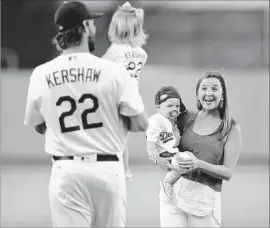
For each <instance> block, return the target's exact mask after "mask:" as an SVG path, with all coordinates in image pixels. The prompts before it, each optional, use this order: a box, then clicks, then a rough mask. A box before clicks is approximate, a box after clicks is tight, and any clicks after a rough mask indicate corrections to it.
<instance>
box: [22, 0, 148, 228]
mask: <svg viewBox="0 0 270 228" xmlns="http://www.w3.org/2000/svg"><path fill="white" fill-rule="evenodd" d="M100 16H101V14H98V13H91V12H90V11H88V9H87V7H86V6H85V5H84V4H82V3H81V2H77V1H69V2H67V3H64V4H62V5H61V6H60V7H59V8H58V9H57V11H56V13H55V18H54V19H55V25H56V27H57V35H56V37H55V43H57V46H58V49H60V50H61V54H60V55H59V56H58V57H56V58H54V59H52V60H51V61H49V62H46V63H44V64H42V65H40V66H38V67H36V68H35V69H34V71H33V73H32V75H31V78H30V84H29V90H28V97H27V104H26V111H25V121H24V122H25V124H26V125H31V126H34V127H35V128H36V130H37V131H38V132H39V133H45V139H46V141H45V151H46V152H47V153H48V154H50V155H51V156H52V161H53V164H52V171H51V176H50V182H49V199H50V206H51V214H52V221H53V226H54V227H124V226H125V222H126V181H125V173H124V167H123V158H122V155H123V151H124V148H125V138H126V129H128V130H129V131H134V132H137V131H145V130H146V129H147V126H148V119H147V116H146V114H145V112H144V105H143V101H142V98H141V96H140V94H139V89H138V85H137V83H135V82H134V80H132V79H131V77H130V76H129V74H128V73H127V71H126V69H125V68H124V67H123V66H121V65H119V64H116V63H114V62H112V61H109V60H106V59H102V58H98V57H96V56H94V55H93V54H91V53H90V52H89V47H93V38H94V36H95V31H96V28H95V25H94V18H97V17H100ZM89 44H91V45H89ZM124 120H125V121H124Z"/></svg>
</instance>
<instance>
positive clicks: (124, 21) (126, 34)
mask: <svg viewBox="0 0 270 228" xmlns="http://www.w3.org/2000/svg"><path fill="white" fill-rule="evenodd" d="M143 24H144V11H143V9H140V8H138V9H136V8H134V7H132V6H131V5H130V4H129V3H128V2H127V3H125V4H124V5H123V6H121V7H118V10H117V11H116V12H115V13H114V15H113V17H112V20H111V23H110V26H109V31H108V36H109V40H110V41H111V42H112V43H117V44H130V45H131V46H133V47H136V46H140V47H142V46H143V45H145V44H146V42H147V38H148V35H147V34H146V33H145V31H144V29H143Z"/></svg>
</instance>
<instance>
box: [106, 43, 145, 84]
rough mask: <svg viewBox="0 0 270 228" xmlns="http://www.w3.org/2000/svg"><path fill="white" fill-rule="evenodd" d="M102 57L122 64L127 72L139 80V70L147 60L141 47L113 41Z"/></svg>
mask: <svg viewBox="0 0 270 228" xmlns="http://www.w3.org/2000/svg"><path fill="white" fill-rule="evenodd" d="M103 58H105V59H109V60H112V61H115V62H118V63H121V64H123V65H124V66H125V67H126V69H127V70H128V72H129V74H130V75H131V76H132V77H134V78H136V79H137V80H138V81H139V77H140V73H141V70H142V68H143V67H144V65H145V63H146V61H147V53H146V52H145V50H144V49H143V48H141V47H132V46H131V45H129V44H114V43H113V44H111V46H110V47H109V48H108V50H107V52H106V53H105V54H104V55H103Z"/></svg>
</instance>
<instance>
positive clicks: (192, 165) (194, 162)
mask: <svg viewBox="0 0 270 228" xmlns="http://www.w3.org/2000/svg"><path fill="white" fill-rule="evenodd" d="M185 152H187V153H188V154H189V158H188V159H185V160H182V161H178V165H179V168H180V169H184V170H188V171H191V170H193V169H197V168H199V166H200V160H199V159H198V158H197V157H196V156H195V155H194V154H193V153H191V152H189V151H185Z"/></svg>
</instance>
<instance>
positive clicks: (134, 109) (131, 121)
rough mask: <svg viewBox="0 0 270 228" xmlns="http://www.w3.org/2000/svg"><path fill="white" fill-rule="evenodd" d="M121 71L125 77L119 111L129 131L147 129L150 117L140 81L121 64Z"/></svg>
mask: <svg viewBox="0 0 270 228" xmlns="http://www.w3.org/2000/svg"><path fill="white" fill-rule="evenodd" d="M119 73H120V74H122V75H121V77H122V79H123V81H122V93H121V96H120V99H119V113H120V115H122V116H123V119H124V122H125V124H126V126H127V129H128V130H129V131H131V132H140V131H146V129H147V127H148V118H147V114H146V113H145V110H144V104H143V100H142V97H141V95H140V93H139V87H138V83H137V82H136V81H135V80H134V79H132V78H131V77H130V76H129V74H128V73H127V71H126V69H125V68H124V67H122V66H121V70H120V72H119ZM119 77H120V76H119Z"/></svg>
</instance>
